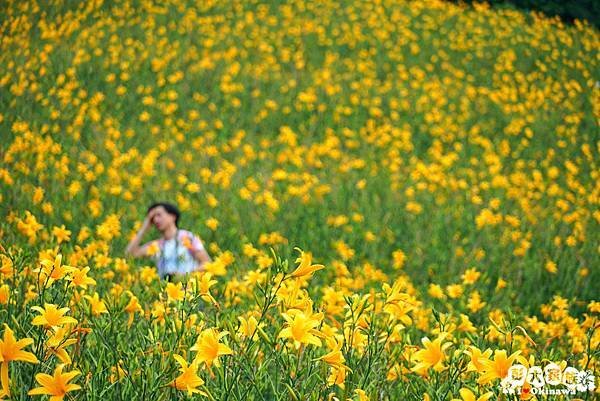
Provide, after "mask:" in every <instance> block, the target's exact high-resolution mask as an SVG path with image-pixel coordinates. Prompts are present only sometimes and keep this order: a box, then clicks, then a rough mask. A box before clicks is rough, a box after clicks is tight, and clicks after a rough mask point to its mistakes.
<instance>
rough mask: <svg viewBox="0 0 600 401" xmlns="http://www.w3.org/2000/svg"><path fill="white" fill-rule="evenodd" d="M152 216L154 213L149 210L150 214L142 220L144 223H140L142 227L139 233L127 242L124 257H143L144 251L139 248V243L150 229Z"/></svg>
mask: <svg viewBox="0 0 600 401" xmlns="http://www.w3.org/2000/svg"><path fill="white" fill-rule="evenodd" d="M153 215H154V213H153V211H152V210H151V211H150V213H148V215H147V216H146V218H145V219H144V222H143V223H142V227H141V228H140V229H139V231H138V232H137V234H136V235H135V237H133V239H132V240H131V241H130V242H129V245H127V248H125V255H128V256H129V255H130V256H133V257H135V258H137V257H140V256H144V253H145V251H144V250H143V249H142V248H141V247H140V242H141V241H142V238H143V237H144V234H146V232H147V231H148V229H149V228H150V224H151V222H152V216H153Z"/></svg>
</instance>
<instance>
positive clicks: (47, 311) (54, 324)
mask: <svg viewBox="0 0 600 401" xmlns="http://www.w3.org/2000/svg"><path fill="white" fill-rule="evenodd" d="M31 309H33V310H34V311H36V312H39V313H40V314H39V315H38V316H36V317H34V318H33V320H32V321H31V324H33V325H34V326H44V328H46V329H49V328H58V327H60V326H62V325H64V324H77V319H75V318H73V317H71V316H65V314H66V313H67V312H68V311H69V308H68V307H64V308H60V309H59V308H58V307H57V306H56V305H54V304H44V308H41V307H40V306H32V307H31Z"/></svg>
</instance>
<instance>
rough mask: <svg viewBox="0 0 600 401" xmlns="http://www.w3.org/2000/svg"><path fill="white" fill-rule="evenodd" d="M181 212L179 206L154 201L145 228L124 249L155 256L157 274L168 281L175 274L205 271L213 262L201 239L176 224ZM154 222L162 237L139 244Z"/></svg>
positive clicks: (137, 254)
mask: <svg viewBox="0 0 600 401" xmlns="http://www.w3.org/2000/svg"><path fill="white" fill-rule="evenodd" d="M180 215H181V213H180V212H179V210H178V209H177V207H176V206H174V205H172V204H170V203H166V202H158V203H153V204H152V205H150V207H149V208H148V211H147V213H146V218H145V219H144V222H143V224H142V227H141V228H140V230H139V231H138V233H137V234H136V235H135V237H134V238H133V239H132V240H131V242H130V243H129V245H127V248H126V249H125V253H126V254H127V255H131V256H133V257H142V256H151V257H153V258H154V260H155V261H156V267H157V269H158V275H159V276H160V278H161V279H165V278H166V279H167V280H169V281H170V280H172V279H173V277H174V276H178V275H185V274H187V273H191V272H194V271H202V270H204V265H205V264H206V263H209V262H211V258H210V256H209V255H208V253H207V252H206V249H204V245H203V244H202V241H201V240H200V238H198V237H197V236H196V235H194V234H193V233H192V232H190V231H187V230H183V229H180V228H179V227H178V226H177V223H178V221H179V216H180ZM151 224H154V227H156V229H157V230H158V231H160V233H161V238H159V239H157V240H154V241H150V242H147V243H145V244H144V245H142V246H140V241H141V240H142V237H143V236H144V234H146V232H147V231H148V229H149V228H150V225H151Z"/></svg>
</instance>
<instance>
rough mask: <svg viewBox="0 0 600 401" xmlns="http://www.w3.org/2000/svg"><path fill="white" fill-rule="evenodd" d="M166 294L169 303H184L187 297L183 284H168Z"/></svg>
mask: <svg viewBox="0 0 600 401" xmlns="http://www.w3.org/2000/svg"><path fill="white" fill-rule="evenodd" d="M165 292H166V293H167V297H168V299H169V301H182V300H183V298H184V297H185V291H184V290H183V288H182V287H181V283H167V286H166V288H165Z"/></svg>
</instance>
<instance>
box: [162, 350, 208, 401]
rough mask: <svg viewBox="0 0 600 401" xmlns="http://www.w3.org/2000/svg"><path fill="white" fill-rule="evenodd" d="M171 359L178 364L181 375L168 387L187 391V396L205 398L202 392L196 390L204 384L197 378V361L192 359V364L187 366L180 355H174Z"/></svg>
mask: <svg viewBox="0 0 600 401" xmlns="http://www.w3.org/2000/svg"><path fill="white" fill-rule="evenodd" d="M173 358H175V360H176V361H177V363H179V365H180V368H179V371H180V372H181V374H180V375H179V376H177V377H176V378H175V379H174V380H173V381H172V382H171V383H169V385H170V386H172V387H175V388H176V389H177V390H182V391H187V392H188V395H192V394H194V393H196V394H201V395H204V396H206V395H207V394H206V393H205V392H204V391H201V390H198V387H200V386H202V385H203V384H204V380H202V379H201V378H200V377H199V376H198V359H194V360H193V361H192V363H190V364H188V363H187V361H186V360H185V359H184V358H183V357H182V356H181V355H177V354H174V355H173Z"/></svg>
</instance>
